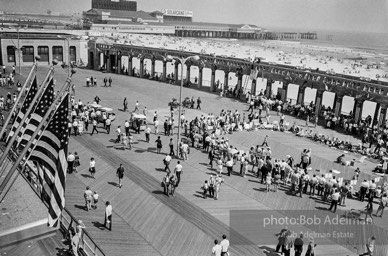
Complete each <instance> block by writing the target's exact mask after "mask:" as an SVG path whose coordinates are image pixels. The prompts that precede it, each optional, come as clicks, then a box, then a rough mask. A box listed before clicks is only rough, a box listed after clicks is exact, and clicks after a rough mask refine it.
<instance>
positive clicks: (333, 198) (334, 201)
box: [329, 189, 340, 213]
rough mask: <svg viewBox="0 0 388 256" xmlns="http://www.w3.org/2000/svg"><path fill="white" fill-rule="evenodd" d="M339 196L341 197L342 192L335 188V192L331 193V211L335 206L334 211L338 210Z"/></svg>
mask: <svg viewBox="0 0 388 256" xmlns="http://www.w3.org/2000/svg"><path fill="white" fill-rule="evenodd" d="M339 198H340V193H339V191H338V189H335V190H334V193H333V194H332V195H331V205H330V208H329V211H331V210H332V209H333V208H334V210H333V212H334V213H335V212H336V211H337V205H338V200H339Z"/></svg>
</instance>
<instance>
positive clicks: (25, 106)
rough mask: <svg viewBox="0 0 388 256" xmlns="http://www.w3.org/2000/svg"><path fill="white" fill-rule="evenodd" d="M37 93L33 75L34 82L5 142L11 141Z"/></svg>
mask: <svg viewBox="0 0 388 256" xmlns="http://www.w3.org/2000/svg"><path fill="white" fill-rule="evenodd" d="M37 92H38V85H37V82H36V74H35V77H34V80H33V82H32V84H31V87H30V89H29V90H28V93H27V95H26V97H25V98H24V102H23V105H22V108H21V109H20V111H19V113H18V115H17V117H16V118H15V120H14V122H13V125H12V128H11V130H10V132H9V134H8V137H7V141H9V139H11V138H12V136H13V135H14V133H15V131H16V129H17V127H18V126H19V124H20V122H21V121H22V119H23V117H24V115H25V114H26V112H27V110H28V107H29V106H30V104H31V102H32V100H33V99H34V97H35V95H36V93H37ZM20 93H22V92H20Z"/></svg>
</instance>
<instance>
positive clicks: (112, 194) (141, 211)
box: [56, 70, 387, 256]
mask: <svg viewBox="0 0 388 256" xmlns="http://www.w3.org/2000/svg"><path fill="white" fill-rule="evenodd" d="M56 74H58V78H57V79H58V81H60V80H61V78H60V76H62V78H63V77H65V76H66V74H64V72H62V70H58V72H56ZM90 76H93V77H97V79H98V81H102V79H103V77H104V76H106V74H102V73H99V72H94V71H90V70H80V71H79V73H77V76H74V79H73V81H74V83H75V84H77V85H83V84H84V77H90ZM109 76H112V78H113V80H114V83H113V86H114V87H113V89H112V88H103V87H101V86H98V87H95V88H86V87H83V86H80V87H77V96H76V98H78V97H80V98H81V99H82V101H83V102H84V103H86V102H88V101H93V100H92V99H93V98H94V97H95V95H99V96H100V97H101V98H102V104H103V105H104V106H107V107H111V108H113V109H116V110H118V109H120V108H122V99H123V97H124V96H126V97H127V99H128V102H129V104H130V106H129V108H131V107H133V106H134V103H135V102H136V100H140V104H141V108H142V107H143V106H147V108H148V110H149V113H153V111H154V110H157V111H158V112H159V113H160V115H161V116H160V120H161V123H162V122H163V119H165V118H166V117H167V116H169V110H168V108H167V102H168V101H170V100H171V98H172V97H175V98H177V97H178V96H179V90H178V87H177V86H173V85H168V84H163V83H157V82H154V81H148V80H138V79H136V78H133V77H127V76H119V75H115V74H109ZM62 80H64V79H62ZM58 84H60V83H58ZM183 93H184V95H183V97H186V96H187V97H190V98H191V97H192V96H194V97H195V98H196V97H201V99H202V102H203V109H204V110H203V111H198V110H188V109H186V113H185V116H186V118H187V119H189V120H191V119H192V118H194V117H195V116H200V115H204V116H206V115H207V112H211V113H214V115H218V113H219V111H220V110H221V109H225V110H234V109H238V111H239V112H240V113H243V111H244V110H246V109H247V107H246V104H242V103H241V102H239V101H235V100H232V99H227V98H222V97H219V96H218V95H215V94H210V93H207V92H201V91H198V90H195V89H191V88H185V89H184V92H183ZM79 95H80V96H79ZM271 115H272V116H273V119H277V117H276V114H274V113H271ZM116 117H117V121H115V122H114V124H113V125H112V134H111V135H107V134H104V133H100V134H98V135H94V136H92V137H91V136H89V135H83V136H82V137H78V138H77V139H75V140H74V139H73V137H72V139H71V143H70V146H71V151H72V152H74V150H76V151H78V153H79V154H80V155H81V160H82V161H81V163H82V165H81V168H80V171H79V173H78V174H75V175H69V176H68V186H67V192H66V193H67V194H68V195H69V196H68V195H67V197H68V198H67V200H68V201H67V207H73V209H72V210H71V211H72V213H75V214H74V215H75V216H76V217H77V218H79V219H82V220H83V221H84V222H85V223H86V226H87V230H88V231H89V233H93V234H92V236H93V237H94V236H95V237H96V240H97V242H98V243H99V244H100V243H101V244H103V243H104V242H106V241H109V242H106V243H105V245H104V246H105V247H104V246H103V248H104V249H105V248H106V249H107V250H108V251H109V255H112V254H113V255H115V253H117V254H118V251H119V250H121V249H120V248H119V247H126V245H125V243H129V244H131V243H132V244H133V246H135V247H134V248H135V249H136V250H137V252H138V255H148V254H147V253H152V252H154V253H155V254H159V255H209V254H210V250H211V247H212V246H213V240H214V239H215V238H218V239H219V238H220V236H221V235H222V234H224V233H225V234H229V225H230V210H233V209H236V210H243V209H252V210H270V209H272V210H273V211H274V212H275V213H276V212H277V213H278V214H280V215H282V214H284V212H282V211H283V210H285V209H305V210H315V209H316V207H322V206H321V203H320V202H319V201H315V200H314V199H310V198H307V197H304V198H302V199H299V198H297V199H295V198H294V197H291V196H288V195H285V193H284V192H282V191H279V192H278V193H262V191H261V190H262V188H263V185H261V184H258V183H257V179H255V178H253V177H249V176H247V177H246V178H245V179H244V178H241V177H239V176H234V175H233V176H232V177H224V178H225V180H226V182H225V184H223V185H222V187H221V195H220V198H219V200H217V201H215V200H211V199H207V200H205V199H203V198H201V197H199V194H198V192H200V191H201V190H200V187H201V185H202V184H203V182H204V180H205V179H208V177H209V174H210V173H212V170H209V167H208V166H207V163H208V160H207V156H206V154H204V153H202V152H200V151H197V150H192V153H191V154H190V159H189V160H188V161H185V162H184V174H183V177H182V182H181V185H180V186H179V188H177V191H176V195H175V196H174V197H173V198H171V197H170V198H167V197H166V196H164V195H163V194H161V188H160V181H161V179H162V177H163V176H164V175H165V173H164V172H162V171H160V168H162V158H163V156H162V155H156V154H155V145H154V143H150V144H146V143H144V141H143V139H144V138H143V136H144V134H141V135H135V141H136V144H135V149H134V150H133V151H129V150H125V151H124V150H120V149H118V148H116V147H115V145H114V144H113V143H111V142H109V141H110V140H111V139H112V138H114V137H115V135H114V134H113V131H114V129H115V128H116V127H117V125H119V124H122V123H123V121H124V120H126V119H127V118H128V113H124V112H121V111H118V112H117V111H116ZM295 120H296V121H297V122H298V123H299V124H303V123H304V121H302V120H297V119H295V118H293V117H289V116H287V117H286V121H287V122H290V123H293V122H294V121H295ZM161 126H162V125H160V127H161ZM101 130H102V129H101ZM313 130H314V131H319V132H322V133H323V134H333V135H335V136H339V137H341V138H342V139H343V140H347V139H349V140H350V141H352V142H354V143H355V142H357V141H358V140H357V139H355V138H352V137H350V136H346V135H342V134H339V133H337V132H335V131H332V130H326V129H323V128H322V127H317V128H315V129H313ZM266 133H269V134H271V135H270V141H269V143H270V146H271V147H272V152H273V153H274V156H275V157H277V158H283V157H284V155H286V154H290V155H293V156H294V158H295V159H296V160H298V159H299V154H300V151H301V149H303V148H306V147H311V148H312V150H313V155H314V156H313V168H314V169H315V168H321V169H326V168H327V169H328V168H332V166H334V167H335V168H337V169H338V170H340V171H342V174H344V175H345V177H348V176H349V177H350V175H351V174H352V172H353V171H352V168H344V169H341V167H340V166H338V165H333V163H332V160H334V159H335V158H336V157H337V156H338V155H339V154H340V151H336V150H332V149H329V148H327V147H326V146H321V145H319V144H314V143H312V142H309V141H308V140H304V139H299V138H295V136H294V135H291V134H282V133H278V132H270V131H258V132H252V133H247V132H239V133H235V134H233V135H228V136H226V137H228V138H229V139H230V141H231V143H232V144H233V145H235V146H236V147H238V148H243V149H246V148H249V147H250V146H251V145H257V144H261V142H262V140H263V136H264V135H265V134H266ZM154 140H155V136H154V135H152V137H151V142H153V141H154ZM162 140H163V144H164V145H167V144H168V140H169V138H168V137H166V136H162ZM174 143H175V140H174ZM166 148H168V147H166V146H165V148H164V150H165V151H167V150H166ZM92 156H94V157H95V158H96V160H97V175H96V179H91V178H89V177H88V171H87V167H88V160H89V159H90V157H92ZM318 156H319V157H318ZM348 157H351V156H348ZM119 163H123V164H124V166H125V168H126V172H125V179H124V180H123V184H124V186H123V188H121V189H119V188H118V187H117V186H116V183H117V178H116V177H115V170H116V168H117V167H118V164H119ZM175 163H176V161H175V160H174V161H173V163H172V166H174V164H175ZM370 166H372V164H371V165H369V163H366V165H362V166H361V167H362V168H361V171H362V172H363V174H362V175H366V176H362V178H363V177H368V176H367V174H368V172H369V170H368V169H369V167H370ZM71 183H73V184H74V187H73V188H72V185H71ZM86 185H90V186H91V187H92V189H93V190H97V191H98V193H99V194H100V196H101V199H102V201H101V203H100V205H99V208H98V210H96V211H93V212H85V211H84V209H83V208H82V207H83V205H84V202H83V197H82V193H83V190H84V189H85V186H86ZM78 186H79V187H78ZM71 194H72V196H70V195H71ZM106 200H109V201H111V202H112V204H113V207H114V221H113V231H112V232H109V231H105V230H100V229H99V226H100V225H99V224H101V222H102V221H103V216H104V215H103V212H102V209H103V203H104V201H106ZM72 205H73V206H72ZM76 205H77V206H76ZM353 206H354V207H353ZM358 206H359V203H357V202H355V203H354V202H353V201H349V203H348V207H353V208H357V207H358ZM324 207H327V206H326V205H325V206H324ZM258 217H262V216H258ZM385 217H386V216H385ZM376 221H377V222H378V225H381V226H383V227H385V226H384V225H387V224H386V223H387V221H386V219H385V218H383V219H382V220H376ZM94 224H96V225H94ZM117 225H119V226H117ZM121 225H123V227H124V228H122V227H121ZM128 230H129V231H128ZM114 232H118V233H114ZM125 232H128V233H125ZM129 234H131V236H129ZM121 235H123V236H124V237H130V238H131V239H133V240H129V239H122V240H117V241H115V239H112V237H114V236H121ZM383 235H384V234H381V237H383ZM110 236H111V237H110ZM105 240H106V241H105ZM274 240H275V239H274ZM274 242H276V241H274ZM257 243H258V244H259V247H260V248H258V246H253V245H252V243H250V242H247V241H245V240H244V239H243V238H239V237H237V238H236V239H233V240H232V241H231V245H232V246H231V247H232V248H231V249H232V250H231V251H232V253H231V254H232V255H244V256H245V255H267V256H272V255H276V254H274V253H273V252H272V249H271V248H273V244H272V245H265V244H263V243H261V242H260V240H259V241H257ZM136 245H138V247H136ZM129 247H131V246H128V247H126V248H129ZM345 247H346V246H345ZM345 247H343V246H341V245H338V246H332V245H324V243H319V246H318V247H317V255H355V253H354V252H353V251H352V248H350V247H349V246H348V247H346V248H345ZM380 247H381V246H378V249H379V250H378V252H377V253H376V255H387V253H385V252H384V251H382V250H380ZM151 248H152V249H151ZM259 249H260V250H259ZM116 250H117V251H116ZM130 253H131V251H130V249H128V250H127V251H125V254H124V255H128V254H130ZM151 255H152V254H151Z"/></svg>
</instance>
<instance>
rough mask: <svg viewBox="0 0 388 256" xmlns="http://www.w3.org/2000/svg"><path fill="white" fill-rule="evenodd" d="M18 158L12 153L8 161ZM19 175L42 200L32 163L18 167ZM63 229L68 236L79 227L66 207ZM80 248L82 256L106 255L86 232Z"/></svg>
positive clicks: (36, 174)
mask: <svg viewBox="0 0 388 256" xmlns="http://www.w3.org/2000/svg"><path fill="white" fill-rule="evenodd" d="M3 150H4V148H3V147H2V148H1V150H0V151H1V153H2V152H3ZM16 158H17V155H16V153H15V152H11V153H10V154H9V155H8V160H9V161H11V162H14V160H15V159H16ZM17 170H18V172H19V174H20V175H21V176H22V177H23V178H24V179H25V180H26V181H27V183H28V184H29V185H30V187H31V188H32V190H33V191H34V192H35V193H36V195H37V196H38V197H39V198H41V190H42V186H41V184H40V183H39V178H38V173H37V169H36V167H35V166H33V165H32V164H31V163H30V162H27V163H26V164H25V166H24V168H23V169H22V168H20V167H18V169H17ZM42 202H43V203H44V204H45V205H46V207H47V208H48V205H47V204H46V202H44V201H43V200H42ZM60 218H61V229H62V231H63V232H64V234H68V232H69V229H70V227H73V228H74V229H75V228H76V226H77V225H78V221H77V219H76V218H75V217H74V216H73V215H72V214H71V213H70V212H69V211H68V210H67V209H66V207H65V208H64V209H63V211H62V215H61V217H60ZM80 248H82V249H81V250H82V252H81V253H83V254H81V255H87V256H92V255H94V256H105V255H106V254H105V253H104V251H103V250H102V249H101V248H100V247H99V246H98V245H97V244H96V243H95V242H94V240H93V238H92V237H91V236H90V235H89V234H88V232H87V231H86V230H83V235H82V236H81V238H80Z"/></svg>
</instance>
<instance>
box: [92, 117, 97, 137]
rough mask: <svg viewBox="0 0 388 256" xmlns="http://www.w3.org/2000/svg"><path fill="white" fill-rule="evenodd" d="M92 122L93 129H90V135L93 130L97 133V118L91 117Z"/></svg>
mask: <svg viewBox="0 0 388 256" xmlns="http://www.w3.org/2000/svg"><path fill="white" fill-rule="evenodd" d="M92 124H93V130H92V133H91V134H90V135H93V134H94V131H96V133H97V134H98V131H97V120H96V119H95V118H94V119H93V121H92Z"/></svg>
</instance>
